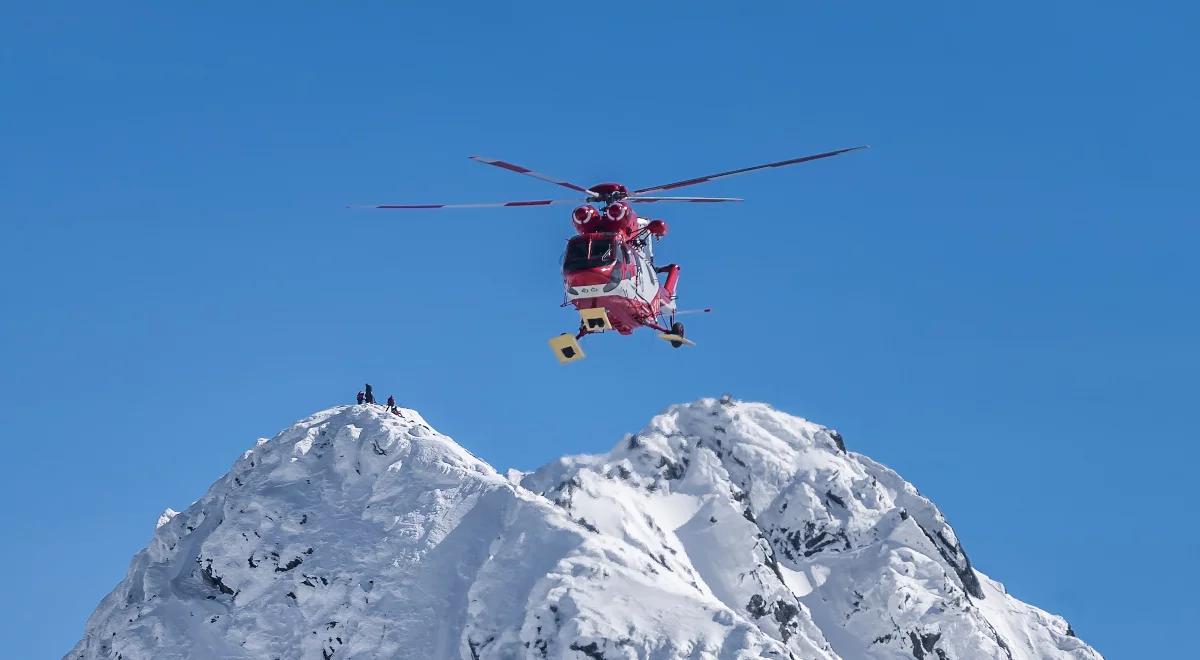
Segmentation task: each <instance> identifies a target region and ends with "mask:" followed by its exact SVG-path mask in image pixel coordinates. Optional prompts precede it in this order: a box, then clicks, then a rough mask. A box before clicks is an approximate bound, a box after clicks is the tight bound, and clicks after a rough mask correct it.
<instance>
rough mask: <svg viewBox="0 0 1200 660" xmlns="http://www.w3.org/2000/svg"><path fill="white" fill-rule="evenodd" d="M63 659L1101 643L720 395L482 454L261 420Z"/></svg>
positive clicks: (374, 430)
mask: <svg viewBox="0 0 1200 660" xmlns="http://www.w3.org/2000/svg"><path fill="white" fill-rule="evenodd" d="M64 657H65V658H72V659H75V658H78V659H84V658H88V659H91V658H118V659H119V660H126V659H131V658H143V657H154V658H191V657H245V658H267V657H279V658H322V659H323V660H329V659H330V658H339V659H341V658H393V657H413V658H467V659H470V660H480V659H483V658H515V657H521V658H580V659H584V658H591V659H592V660H595V659H596V658H606V659H608V660H612V659H613V658H765V657H776V658H823V659H828V660H833V659H835V658H860V657H862V658H913V657H915V658H918V659H923V658H931V659H933V658H937V659H939V660H944V659H946V658H1009V659H1023V658H1079V659H1083V658H1089V659H1090V658H1099V657H1100V656H1099V654H1098V653H1096V652H1095V651H1094V650H1093V649H1091V648H1090V647H1088V646H1087V645H1086V644H1084V643H1083V642H1082V641H1080V640H1078V638H1076V637H1075V636H1074V632H1073V631H1072V630H1071V628H1070V626H1068V625H1067V624H1066V622H1065V621H1064V620H1062V619H1061V618H1060V617H1056V616H1054V615H1051V614H1048V613H1046V612H1043V611H1042V610H1039V609H1037V608H1035V607H1032V606H1030V605H1027V604H1025V603H1022V602H1021V601H1018V600H1016V599H1015V598H1012V597H1011V596H1009V595H1008V594H1007V593H1006V592H1005V591H1004V589H1003V586H1002V585H1000V584H999V583H998V582H995V581H993V580H991V579H990V578H988V577H987V576H985V575H983V574H982V573H979V572H978V571H977V570H975V569H974V567H972V565H971V563H970V560H969V559H968V558H967V555H966V552H965V550H964V549H963V547H962V544H961V543H960V542H959V541H958V538H957V536H956V535H955V533H954V530H953V529H952V528H951V527H950V525H949V524H948V523H947V522H946V520H945V518H944V516H942V514H941V512H940V511H939V510H938V509H937V507H936V506H935V505H934V504H933V503H932V502H930V501H929V500H928V499H926V498H924V497H923V496H922V495H921V494H920V493H919V492H918V491H917V490H916V488H915V487H913V486H912V485H911V484H909V483H908V482H907V481H904V480H903V479H902V478H901V477H900V476H899V475H897V474H896V473H895V472H894V471H892V470H890V469H888V468H886V467H885V466H882V465H880V464H878V463H876V462H874V461H872V460H871V459H869V458H867V457H865V456H862V455H861V454H856V453H854V452H848V451H847V450H846V447H845V444H844V442H843V441H842V439H841V437H840V435H838V434H837V432H836V431H834V430H832V429H829V428H826V427H823V426H820V425H817V424H813V423H811V422H808V421H806V420H802V419H800V418H796V417H792V416H790V415H786V414H784V413H781V412H778V411H776V410H774V409H772V408H771V407H770V406H767V405H766V404H757V403H746V402H739V401H733V400H732V399H729V398H727V397H726V398H722V399H701V400H699V401H696V402H692V403H688V404H679V405H675V406H671V407H669V408H668V409H667V410H666V411H664V412H663V413H661V414H659V415H658V416H656V417H655V418H654V419H653V420H651V422H650V424H648V425H647V426H646V427H645V428H644V429H643V430H642V431H640V432H638V433H637V434H631V435H627V436H626V437H625V438H623V439H622V440H621V441H620V442H619V443H618V444H617V445H616V447H614V448H613V450H611V451H610V452H608V453H605V454H595V455H580V456H566V457H562V458H560V459H557V460H555V461H552V462H550V463H549V464H547V465H546V466H543V467H542V468H539V469H538V470H535V471H533V472H530V473H517V472H515V471H509V472H507V473H506V474H501V473H499V472H498V471H497V470H495V469H494V468H493V467H492V466H490V465H488V464H487V463H486V462H484V461H482V460H480V459H478V458H477V457H475V456H474V455H473V454H471V453H470V452H469V451H467V450H466V449H464V448H463V447H461V446H460V445H458V444H457V443H455V442H454V441H453V440H452V439H450V438H448V437H446V436H443V435H441V434H440V433H438V432H437V431H435V430H434V429H433V428H432V427H431V426H430V425H429V424H428V423H426V422H425V421H424V419H422V418H421V416H420V415H419V414H418V413H417V412H416V411H413V410H408V409H399V414H391V413H388V412H386V411H385V410H384V409H383V408H381V407H378V406H338V407H335V408H330V409H328V410H324V411H321V412H318V413H315V414H314V415H311V416H309V417H307V418H305V419H303V420H301V421H299V422H297V423H296V424H294V425H292V426H291V427H289V428H288V429H285V430H284V431H282V432H280V433H279V434H278V435H276V436H275V438H273V439H271V440H260V441H259V442H258V443H257V444H256V445H255V447H253V448H252V449H250V450H248V451H247V452H245V453H244V454H243V456H242V457H241V458H239V459H238V461H236V462H235V463H234V466H233V468H232V469H231V470H230V472H229V473H228V474H226V475H225V476H224V477H222V478H221V479H219V480H217V481H216V482H215V483H214V484H213V485H212V486H211V487H210V488H209V490H208V492H206V493H205V495H204V496H203V497H201V498H200V499H198V500H197V501H196V502H194V503H193V504H192V505H191V506H189V507H187V508H186V509H185V510H184V511H183V512H181V513H174V512H172V511H170V510H168V511H167V512H164V515H163V516H162V517H160V519H159V525H158V528H157V529H156V531H155V535H154V537H153V539H152V541H151V543H150V545H149V546H148V547H147V548H146V549H145V550H143V551H141V552H139V553H138V554H137V555H135V557H134V559H133V560H132V562H131V564H130V569H129V572H128V574H127V575H126V578H125V579H124V580H122V582H121V583H120V584H119V585H118V586H117V588H116V589H114V591H113V592H112V593H110V594H109V595H108V596H107V597H105V599H104V600H103V601H102V602H101V604H100V606H99V607H98V608H97V609H96V611H95V612H94V613H93V614H92V616H91V617H90V618H89V620H88V623H87V626H86V628H85V634H84V637H83V639H81V640H80V642H79V643H78V644H77V645H76V646H75V648H74V649H72V650H71V651H70V652H69V653H68V654H67V655H66V656H64Z"/></svg>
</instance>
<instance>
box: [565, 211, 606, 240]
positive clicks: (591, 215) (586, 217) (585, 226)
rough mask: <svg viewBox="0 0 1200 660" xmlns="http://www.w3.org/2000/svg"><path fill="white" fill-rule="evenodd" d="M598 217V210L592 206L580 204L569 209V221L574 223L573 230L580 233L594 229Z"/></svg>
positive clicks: (597, 222)
mask: <svg viewBox="0 0 1200 660" xmlns="http://www.w3.org/2000/svg"><path fill="white" fill-rule="evenodd" d="M600 218H601V216H600V212H599V211H597V210H596V207H594V206H586V205H585V206H580V207H578V208H576V209H575V210H574V211H571V222H572V223H574V224H575V231H577V232H579V233H580V234H586V233H589V232H593V231H596V227H597V225H598V224H600Z"/></svg>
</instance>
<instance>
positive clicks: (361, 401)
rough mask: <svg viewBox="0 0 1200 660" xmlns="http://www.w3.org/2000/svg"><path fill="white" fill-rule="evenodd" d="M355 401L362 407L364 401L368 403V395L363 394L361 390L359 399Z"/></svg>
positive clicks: (356, 398)
mask: <svg viewBox="0 0 1200 660" xmlns="http://www.w3.org/2000/svg"><path fill="white" fill-rule="evenodd" d="M355 400H356V401H358V405H360V406H361V405H362V404H363V401H366V400H367V395H366V394H363V391H362V390H359V391H358V396H357V397H355Z"/></svg>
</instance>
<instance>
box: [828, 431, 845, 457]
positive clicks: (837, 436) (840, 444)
mask: <svg viewBox="0 0 1200 660" xmlns="http://www.w3.org/2000/svg"><path fill="white" fill-rule="evenodd" d="M829 437H830V438H833V443H834V444H836V445H837V448H838V451H840V452H842V453H843V454H844V453H846V441H845V440H843V439H842V434H841V433H838V432H837V431H835V430H833V429H829Z"/></svg>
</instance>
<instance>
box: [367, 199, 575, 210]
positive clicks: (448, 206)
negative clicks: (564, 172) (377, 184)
mask: <svg viewBox="0 0 1200 660" xmlns="http://www.w3.org/2000/svg"><path fill="white" fill-rule="evenodd" d="M586 201H587V200H586V199H534V200H530V201H526V202H482V203H478V204H373V205H368V206H365V207H361V206H360V207H358V208H369V209H487V208H497V207H503V206H550V205H552V204H582V203H584V202H586Z"/></svg>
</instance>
